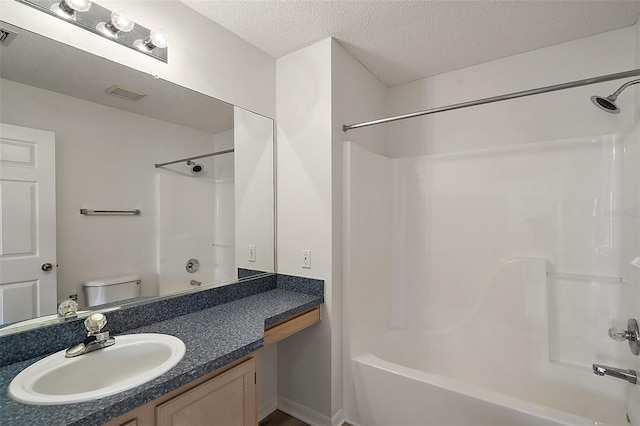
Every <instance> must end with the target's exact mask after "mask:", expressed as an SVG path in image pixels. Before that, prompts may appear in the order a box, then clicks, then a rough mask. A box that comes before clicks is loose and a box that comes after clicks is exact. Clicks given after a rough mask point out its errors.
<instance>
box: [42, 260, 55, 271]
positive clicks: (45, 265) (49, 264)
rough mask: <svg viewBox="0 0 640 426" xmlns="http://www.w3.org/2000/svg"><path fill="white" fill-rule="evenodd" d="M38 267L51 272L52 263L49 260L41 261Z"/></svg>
mask: <svg viewBox="0 0 640 426" xmlns="http://www.w3.org/2000/svg"><path fill="white" fill-rule="evenodd" d="M40 269H42V270H43V271H44V272H51V271H52V270H53V264H51V263H49V262H47V263H43V264H42V266H41V267H40Z"/></svg>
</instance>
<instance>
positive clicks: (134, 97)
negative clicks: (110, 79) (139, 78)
mask: <svg viewBox="0 0 640 426" xmlns="http://www.w3.org/2000/svg"><path fill="white" fill-rule="evenodd" d="M105 92H107V93H109V94H110V95H113V96H117V97H119V98H122V99H126V100H128V101H131V102H135V101H138V100H140V99H142V98H144V97H145V96H147V95H146V93H140V92H136V91H135V90H133V89H129V88H128V87H124V86H121V85H119V84H114V85H113V86H111V87H109V88H108V89H107V90H105Z"/></svg>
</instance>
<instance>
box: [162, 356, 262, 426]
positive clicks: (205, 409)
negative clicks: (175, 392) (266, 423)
mask: <svg viewBox="0 0 640 426" xmlns="http://www.w3.org/2000/svg"><path fill="white" fill-rule="evenodd" d="M255 372H256V367H255V361H254V359H253V358H252V359H250V360H248V361H246V362H244V363H242V364H240V365H238V366H237V367H234V368H232V369H231V370H229V371H227V372H225V373H223V374H221V375H219V376H217V377H214V378H213V379H211V380H208V381H206V382H204V383H202V384H201V385H198V386H196V387H195V388H193V389H191V390H189V391H187V392H185V393H183V394H181V395H179V396H177V397H175V398H173V399H170V400H169V401H167V402H165V403H163V404H161V405H159V406H158V407H156V424H157V425H158V426H250V425H251V426H255V425H256V424H257V423H258V421H257V413H256V384H255Z"/></svg>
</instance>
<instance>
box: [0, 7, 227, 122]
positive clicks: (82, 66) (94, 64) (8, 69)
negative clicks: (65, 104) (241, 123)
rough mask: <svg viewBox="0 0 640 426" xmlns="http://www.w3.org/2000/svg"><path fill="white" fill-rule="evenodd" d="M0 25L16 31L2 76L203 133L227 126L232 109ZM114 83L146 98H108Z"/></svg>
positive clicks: (4, 49) (3, 55) (3, 52)
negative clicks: (136, 99)
mask: <svg viewBox="0 0 640 426" xmlns="http://www.w3.org/2000/svg"><path fill="white" fill-rule="evenodd" d="M0 1H1V0H0ZM0 26H2V27H3V28H6V29H8V30H10V31H13V32H15V33H17V36H16V38H15V39H13V41H11V43H10V44H9V45H7V46H1V47H0V62H1V66H0V77H2V78H6V79H7V80H12V81H16V82H18V83H23V84H27V85H29V86H35V87H39V88H41V89H46V90H51V91H53V92H58V93H62V94H64V95H68V96H73V97H76V98H80V99H84V100H87V101H90V102H95V103H98V104H102V105H106V106H109V107H113V108H118V109H122V110H125V111H129V112H133V113H137V114H143V115H146V116H149V117H153V118H157V119H160V120H165V121H170V122H173V123H177V124H181V125H183V126H188V127H194V128H196V129H199V130H203V131H205V132H209V133H217V132H221V131H224V130H228V129H231V128H233V105H230V104H228V103H226V102H222V101H220V100H218V99H215V98H211V97H209V96H205V95H203V94H201V93H198V92H194V91H192V90H189V89H186V88H184V87H181V86H178V85H175V84H173V83H169V82H167V81H163V80H156V79H154V78H153V77H152V76H150V75H148V74H145V73H142V72H140V71H137V70H134V69H132V68H128V67H126V66H123V65H120V64H117V63H115V62H111V61H109V60H107V59H103V58H100V57H98V56H94V55H92V54H90V53H87V52H85V51H82V50H79V49H76V48H74V47H71V46H69V45H66V44H63V43H59V42H57V41H54V40H52V39H49V38H46V37H43V36H41V35H39V34H35V33H32V32H30V31H26V30H23V29H21V28H17V27H14V26H12V25H9V24H6V23H4V22H0ZM43 64H46V66H43ZM114 84H120V85H123V86H126V87H128V88H131V89H134V90H135V91H138V92H142V93H146V94H147V96H146V97H144V98H142V99H141V100H139V101H136V102H130V101H127V100H124V99H120V98H117V97H114V96H112V95H109V94H107V93H106V92H105V89H107V88H108V87H111V86H112V85H114Z"/></svg>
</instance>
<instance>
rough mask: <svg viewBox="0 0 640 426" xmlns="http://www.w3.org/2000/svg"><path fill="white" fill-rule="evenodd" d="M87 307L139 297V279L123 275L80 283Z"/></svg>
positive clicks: (134, 276)
mask: <svg viewBox="0 0 640 426" xmlns="http://www.w3.org/2000/svg"><path fill="white" fill-rule="evenodd" d="M82 287H83V288H84V296H85V298H86V300H87V306H96V305H103V304H105V303H110V302H118V301H120V300H125V299H133V298H135V297H138V296H139V295H140V277H138V276H136V275H124V276H120V277H112V278H102V279H99V280H93V281H87V282H84V283H82Z"/></svg>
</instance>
